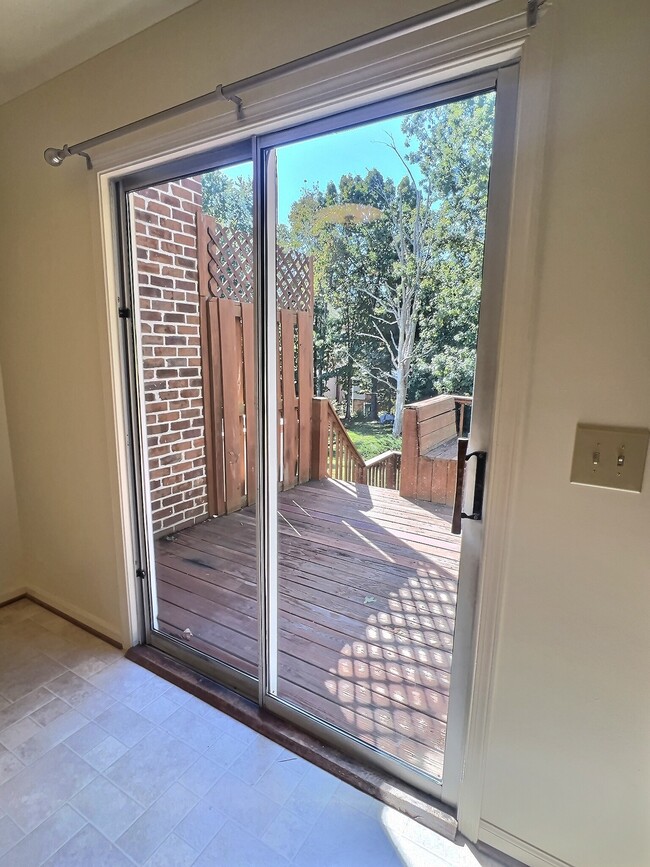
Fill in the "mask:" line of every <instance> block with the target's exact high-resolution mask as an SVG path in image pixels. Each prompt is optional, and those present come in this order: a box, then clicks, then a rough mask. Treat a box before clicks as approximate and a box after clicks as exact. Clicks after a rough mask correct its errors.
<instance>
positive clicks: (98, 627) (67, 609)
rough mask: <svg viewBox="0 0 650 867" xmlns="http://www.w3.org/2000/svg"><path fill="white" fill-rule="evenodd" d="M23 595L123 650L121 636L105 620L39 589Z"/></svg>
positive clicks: (28, 590) (27, 590)
mask: <svg viewBox="0 0 650 867" xmlns="http://www.w3.org/2000/svg"><path fill="white" fill-rule="evenodd" d="M23 595H24V596H27V598H28V599H31V600H32V601H34V602H37V603H38V604H39V605H42V606H43V608H47V609H48V610H49V611H52V612H53V613H54V614H58V615H59V617H63V618H64V619H65V620H69V621H70V622H71V623H74V625H75V626H79V627H80V628H81V629H85V630H86V631H87V632H90V633H91V634H92V635H96V636H97V637H98V638H102V639H103V640H104V641H107V642H108V643H109V644H112V645H113V646H114V647H118V648H119V649H120V650H122V649H123V644H122V640H121V635H120V634H119V633H118V632H116V631H115V630H114V629H113V627H112V626H111V625H110V623H108V622H107V621H106V620H102V619H101V618H100V617H95V616H94V615H93V614H89V613H88V612H87V611H84V610H83V609H82V608H77V606H76V605H70V604H68V603H67V602H65V601H64V600H63V599H59V598H58V597H57V596H54V595H53V594H52V593H46V592H44V591H43V590H41V589H40V588H36V587H27V588H25V592H24V594H23Z"/></svg>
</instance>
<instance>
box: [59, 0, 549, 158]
mask: <svg viewBox="0 0 650 867" xmlns="http://www.w3.org/2000/svg"><path fill="white" fill-rule="evenodd" d="M495 2H497V0H452V2H450V3H445V4H444V6H442V7H439V8H438V9H431V10H429V11H427V12H421V13H419V14H418V15H413V16H412V17H411V18H406V19H404V20H403V21H397V22H396V23H394V24H389V25H387V26H386V27H380V28H378V29H377V30H372V31H371V32H370V33H364V34H362V35H361V36H355V37H353V38H352V39H347V40H346V41H345V42H339V43H338V44H337V45H331V46H329V47H327V48H323V49H321V50H320V51H316V52H314V53H313V54H307V55H305V56H304V57H298V58H296V59H295V60H290V61H288V62H287V63H282V64H280V65H279V66H274V67H272V68H271V69H267V70H265V71H264V72H258V73H256V74H255V75H249V76H248V77H247V78H241V79H240V80H239V81H233V82H232V83H231V84H226V85H223V84H220V85H218V86H217V87H216V88H215V89H214V90H211V91H210V92H209V93H204V94H203V95H202V96H196V97H194V98H193V99H188V100H187V101H186V102H181V103H179V104H178V105H173V106H171V107H170V108H165V109H163V110H162V111H157V112H155V113H154V114H150V115H148V116H147V117H143V118H140V119H139V120H134V121H132V122H131V123H126V124H124V125H123V126H118V127H116V128H115V129H112V130H109V131H108V132H105V133H102V134H101V135H97V136H94V137H93V138H89V139H86V140H85V141H82V142H78V143H77V144H74V145H70V146H68V145H63V147H62V148H54V147H49V148H46V150H45V151H44V152H43V157H44V159H45V162H46V163H48V164H49V165H51V166H60V165H62V164H63V161H64V160H65V159H67V157H69V156H80V157H84V159H85V160H86V166H87V168H88V169H91V168H92V161H91V158H90V155H89V154H88V150H90V149H91V148H93V147H95V146H96V145H99V144H103V143H104V142H107V141H112V140H113V139H115V138H119V137H120V136H123V135H126V134H127V133H131V132H136V131H137V130H140V129H145V128H146V127H148V126H151V125H153V124H155V123H159V122H160V121H163V120H167V119H168V118H172V117H177V116H178V115H181V114H184V113H185V112H188V111H191V110H192V109H194V108H199V107H201V106H203V105H208V104H209V103H211V102H214V101H216V100H218V99H226V100H228V101H229V102H232V103H233V104H234V105H235V106H236V109H237V116H238V117H241V116H242V112H243V105H244V104H243V100H242V99H241V97H240V96H238V95H237V94H238V93H239V92H240V91H242V90H247V89H248V88H250V87H255V86H256V85H258V84H262V83H264V82H267V81H272V80H273V79H275V78H279V77H280V76H282V75H286V74H287V73H289V72H294V71H295V70H298V69H304V68H306V67H310V66H315V65H316V64H318V63H322V62H324V61H325V60H330V59H331V58H334V57H343V56H345V55H346V54H350V53H351V52H353V51H356V50H358V49H359V48H369V47H371V46H374V45H380V44H381V43H382V42H386V41H388V40H389V39H392V38H394V37H396V36H404V35H406V34H407V33H413V32H415V31H417V30H421V29H423V28H424V27H426V26H428V25H429V24H432V23H434V22H436V21H445V20H447V19H449V18H454V17H456V16H457V15H459V14H461V13H463V12H467V11H469V10H473V9H479V8H481V7H483V6H490V5H491V4H492V3H495ZM543 2H545V0H527V21H528V26H529V27H532V26H534V25H535V24H536V23H537V10H538V8H539V6H541V5H542V3H543Z"/></svg>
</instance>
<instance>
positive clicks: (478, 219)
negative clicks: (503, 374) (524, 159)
mask: <svg viewBox="0 0 650 867" xmlns="http://www.w3.org/2000/svg"><path fill="white" fill-rule="evenodd" d="M493 124H494V95H493V94H484V95H481V96H478V97H474V98H473V99H470V100H461V101H458V102H455V103H450V104H448V105H444V106H440V107H437V108H435V109H430V110H427V111H422V112H417V113H416V114H413V115H410V116H408V117H407V118H405V120H404V122H403V124H402V130H403V132H404V133H405V134H406V137H407V143H408V144H409V146H412V147H410V150H409V154H408V156H407V159H408V161H409V162H410V163H412V164H414V165H417V166H418V167H419V169H420V171H421V172H422V174H423V175H424V177H425V179H426V180H425V183H426V184H427V185H428V186H429V188H430V190H431V195H432V197H433V198H434V199H435V200H436V205H437V206H436V220H435V225H434V227H433V230H432V235H431V245H432V267H431V269H430V271H429V274H428V277H427V281H426V284H427V285H426V290H425V292H424V293H423V305H422V315H421V325H420V333H419V347H418V355H419V358H420V359H422V360H423V361H424V362H425V364H426V365H427V366H428V367H429V369H430V373H431V380H432V386H433V389H434V393H442V392H454V393H457V394H471V393H472V389H473V378H474V366H475V360H476V354H475V350H476V341H477V338H478V314H479V305H480V296H481V277H482V269H483V244H484V240H485V217H486V208H487V193H488V181H489V169H490V157H491V152H492V130H493Z"/></svg>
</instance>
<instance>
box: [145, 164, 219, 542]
mask: <svg viewBox="0 0 650 867" xmlns="http://www.w3.org/2000/svg"><path fill="white" fill-rule="evenodd" d="M201 204H202V193H201V182H200V180H197V179H195V178H185V179H184V180H181V181H174V182H173V183H169V184H161V185H159V186H156V187H151V188H149V189H147V190H141V191H139V192H138V193H136V194H135V196H134V208H135V247H136V250H135V253H136V263H137V264H136V269H137V283H138V286H137V295H138V300H139V308H140V309H139V314H140V322H141V335H142V355H143V367H144V390H145V402H146V420H145V421H146V432H147V445H148V461H149V477H150V492H151V505H152V514H153V530H154V534H156V535H160V534H161V533H169V532H171V531H172V530H174V529H177V528H179V527H181V526H184V525H188V524H192V523H195V522H196V521H198V520H201V519H202V518H204V517H205V516H207V495H206V464H205V438H204V423H203V382H202V378H201V346H200V343H201V341H200V331H199V306H198V301H199V295H198V285H197V280H198V275H197V242H196V217H195V215H196V212H197V210H200V208H201Z"/></svg>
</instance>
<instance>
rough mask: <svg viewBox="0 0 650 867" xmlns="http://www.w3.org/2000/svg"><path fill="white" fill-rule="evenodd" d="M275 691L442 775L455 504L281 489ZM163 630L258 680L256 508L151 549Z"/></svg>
mask: <svg viewBox="0 0 650 867" xmlns="http://www.w3.org/2000/svg"><path fill="white" fill-rule="evenodd" d="M279 512H280V516H279V535H280V546H279V548H280V550H279V582H280V598H279V611H278V619H279V627H280V634H279V642H278V643H279V660H278V672H279V695H280V697H282V698H285V699H287V700H290V701H291V702H293V703H295V704H296V705H298V706H299V707H301V708H303V709H305V710H309V711H311V712H312V713H314V714H315V715H316V716H318V717H321V718H322V719H324V720H326V721H328V722H330V723H333V724H335V725H337V726H339V727H340V728H342V729H344V730H346V731H348V732H350V733H352V734H354V735H356V736H357V737H359V738H360V739H361V740H363V741H365V742H366V743H369V744H371V745H373V746H376V747H379V748H380V749H382V750H384V751H386V752H387V753H389V754H391V755H393V756H397V757H399V758H402V759H404V760H406V761H407V762H409V763H411V764H413V765H414V766H415V767H417V768H419V769H421V770H423V771H425V772H427V773H429V774H432V775H433V776H436V777H440V776H441V773H442V758H443V750H444V743H445V732H446V720H447V702H448V695H449V670H450V663H451V650H452V641H453V630H454V618H455V606H456V585H457V569H458V559H459V538H458V537H456V536H451V535H450V524H451V510H450V509H449V508H448V507H446V506H436V505H432V504H430V503H422V502H414V501H411V500H406V499H404V498H402V497H400V496H399V494H398V492H397V491H393V490H388V489H385V488H374V487H368V486H366V485H359V484H353V483H347V482H338V481H334V480H332V479H326V480H324V481H317V482H308V483H307V484H303V485H300V486H299V487H297V488H294V489H292V490H289V491H285V492H283V493H281V494H280V507H279ZM156 573H157V595H158V617H159V628H160V629H161V630H162V631H164V632H167V633H169V634H172V635H175V636H182V635H183V633H184V631H185V630H187V629H189V630H190V631H191V637H190V636H189V635H188V636H186V639H185V640H187V643H188V644H189V645H191V646H193V647H196V648H197V649H200V650H202V651H204V652H206V653H209V654H211V655H213V656H215V657H217V658H219V659H220V660H222V661H225V662H228V663H231V664H232V665H235V666H236V667H238V668H240V669H242V670H244V671H246V672H249V673H251V674H255V673H256V659H257V619H256V618H257V598H256V595H257V591H256V567H255V513H254V507H253V506H248V507H246V508H245V509H242V510H241V511H239V512H235V513H233V514H230V515H224V516H220V517H218V518H212V519H210V520H207V521H205V522H203V523H201V524H198V525H196V526H195V527H192V528H190V529H187V530H183V531H181V532H178V533H176V534H175V535H174V536H170V537H166V538H165V539H161V540H160V541H158V542H157V543H156Z"/></svg>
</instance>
